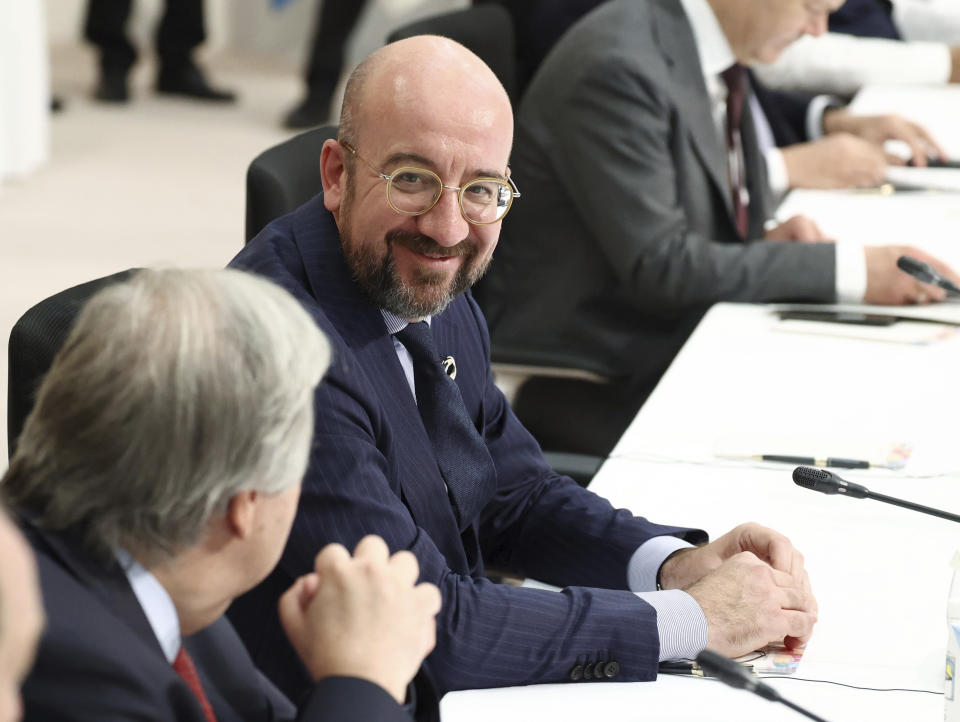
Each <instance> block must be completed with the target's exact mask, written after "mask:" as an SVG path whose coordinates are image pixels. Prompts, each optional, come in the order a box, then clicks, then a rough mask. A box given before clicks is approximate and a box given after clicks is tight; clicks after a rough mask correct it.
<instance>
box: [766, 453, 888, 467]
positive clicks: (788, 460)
mask: <svg viewBox="0 0 960 722" xmlns="http://www.w3.org/2000/svg"><path fill="white" fill-rule="evenodd" d="M751 458H754V459H759V460H760V461H777V462H780V463H782V464H800V465H801V466H832V467H833V468H835V469H869V468H870V466H871V464H870V462H869V461H863V460H861V459H844V458H841V457H837V456H828V457H826V458H823V459H817V458H815V457H813V456H788V455H783V454H760V455H758V456H753V457H751Z"/></svg>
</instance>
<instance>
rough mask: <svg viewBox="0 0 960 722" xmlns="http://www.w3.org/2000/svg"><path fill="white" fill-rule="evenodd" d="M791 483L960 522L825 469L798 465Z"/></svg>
mask: <svg viewBox="0 0 960 722" xmlns="http://www.w3.org/2000/svg"><path fill="white" fill-rule="evenodd" d="M793 483H794V484H796V485H797V486H802V487H803V488H804V489H812V490H813V491H819V492H820V493H821V494H843V495H844V496H849V497H852V498H854V499H874V500H876V501H882V502H884V503H885V504H893V505H894V506H900V507H903V508H904V509H912V510H913V511H919V512H922V513H923V514H930V515H931V516H936V517H940V518H941V519H948V520H949V521H955V522H958V523H960V515H957V514H951V513H950V512H948V511H941V510H940V509H934V508H933V507H929V506H924V505H923V504H915V503H913V502H912V501H905V500H904V499H897V498H895V497H892V496H886V495H885V494H877V493H875V492H872V491H870V490H869V489H868V488H867V487H865V486H861V485H860V484H854V483H853V482H851V481H846V480H845V479H841V478H840V477H839V476H837V475H836V474H834V473H833V472H832V471H827V470H826V469H812V468H810V467H809V466H798V467H797V468H796V469H794V470H793Z"/></svg>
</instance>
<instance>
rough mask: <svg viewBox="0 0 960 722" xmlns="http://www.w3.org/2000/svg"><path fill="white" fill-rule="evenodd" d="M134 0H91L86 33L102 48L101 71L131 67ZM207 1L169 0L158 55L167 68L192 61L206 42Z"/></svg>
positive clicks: (134, 49)
mask: <svg viewBox="0 0 960 722" xmlns="http://www.w3.org/2000/svg"><path fill="white" fill-rule="evenodd" d="M131 6H132V0H88V4H87V22H86V27H85V29H84V35H85V36H86V38H87V40H89V41H90V42H91V43H93V44H94V45H96V46H97V47H98V48H99V49H100V68H101V70H107V69H111V70H114V69H115V70H127V69H129V68H130V66H131V65H133V63H134V61H135V60H136V59H137V49H136V48H135V47H134V46H133V44H132V43H131V42H130V40H129V38H127V33H126V29H125V28H126V24H127V20H128V18H129V17H130V9H131ZM203 21H204V14H203V0H166V7H165V9H164V13H163V18H162V19H161V20H160V25H159V27H158V28H157V41H156V42H157V55H159V56H160V62H161V63H162V64H163V65H164V67H166V68H176V67H178V66H181V65H185V64H188V63H190V62H191V55H192V53H193V50H194V48H196V47H197V46H198V45H199V44H200V43H202V42H203V41H204V38H205V37H206V32H205V29H204V24H203Z"/></svg>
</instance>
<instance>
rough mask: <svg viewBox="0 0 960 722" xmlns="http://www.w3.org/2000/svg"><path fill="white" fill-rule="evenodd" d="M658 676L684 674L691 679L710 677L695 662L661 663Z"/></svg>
mask: <svg viewBox="0 0 960 722" xmlns="http://www.w3.org/2000/svg"><path fill="white" fill-rule="evenodd" d="M659 671H660V674H684V675H690V676H693V677H710V676H712V675H709V674H707V673H706V672H704V671H703V669H702V668H701V667H700V665H699V664H697V663H696V662H661V663H660V666H659Z"/></svg>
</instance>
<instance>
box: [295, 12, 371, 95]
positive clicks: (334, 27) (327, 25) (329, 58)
mask: <svg viewBox="0 0 960 722" xmlns="http://www.w3.org/2000/svg"><path fill="white" fill-rule="evenodd" d="M366 4H367V0H322V2H321V3H320V9H319V11H318V12H317V21H316V25H315V27H314V31H313V45H312V47H311V49H310V58H309V60H308V61H307V87H308V88H309V94H310V95H316V96H323V97H326V96H329V95H332V94H333V90H334V88H335V87H336V85H337V81H338V80H339V79H340V73H341V72H342V70H343V55H344V50H345V48H346V46H347V39H348V38H349V37H350V33H351V32H352V31H353V28H354V26H355V25H356V24H357V20H359V18H360V14H361V13H362V12H363V8H364V7H365V6H366Z"/></svg>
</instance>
